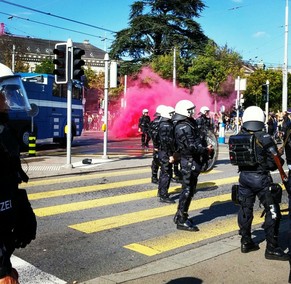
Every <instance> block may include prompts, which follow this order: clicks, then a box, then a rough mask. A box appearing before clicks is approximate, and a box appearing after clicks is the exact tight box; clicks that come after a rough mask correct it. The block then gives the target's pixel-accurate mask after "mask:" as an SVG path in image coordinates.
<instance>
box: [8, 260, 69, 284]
mask: <svg viewBox="0 0 291 284" xmlns="http://www.w3.org/2000/svg"><path fill="white" fill-rule="evenodd" d="M11 262H12V266H13V267H14V268H15V269H16V270H17V272H18V274H19V282H20V283H25V284H66V283H67V282H66V281H63V280H61V279H59V278H57V277H55V276H53V275H51V274H48V273H46V272H43V271H42V270H40V269H38V268H36V267H35V266H33V265H32V264H30V263H28V262H26V261H24V260H22V259H21V258H19V257H17V256H15V255H12V257H11Z"/></svg>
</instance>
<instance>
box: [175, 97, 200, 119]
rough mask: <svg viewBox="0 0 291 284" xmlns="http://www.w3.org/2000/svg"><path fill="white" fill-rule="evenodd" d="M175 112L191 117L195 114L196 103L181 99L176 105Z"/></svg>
mask: <svg viewBox="0 0 291 284" xmlns="http://www.w3.org/2000/svg"><path fill="white" fill-rule="evenodd" d="M175 113H177V114H180V115H183V116H186V117H191V116H193V115H194V114H195V105H194V104H193V103H192V102H191V101H189V100H181V101H179V102H177V104H176V106H175Z"/></svg>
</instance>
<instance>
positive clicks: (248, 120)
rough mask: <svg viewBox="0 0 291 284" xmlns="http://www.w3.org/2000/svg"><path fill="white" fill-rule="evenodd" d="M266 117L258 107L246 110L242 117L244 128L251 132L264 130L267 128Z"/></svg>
mask: <svg viewBox="0 0 291 284" xmlns="http://www.w3.org/2000/svg"><path fill="white" fill-rule="evenodd" d="M265 120H266V116H265V113H264V112H263V110H262V109H261V108H259V107H258V106H250V107H248V108H246V110H245V111H244V113H243V116H242V122H243V125H242V126H243V128H245V129H246V130H250V131H259V130H262V129H263V128H264V126H265Z"/></svg>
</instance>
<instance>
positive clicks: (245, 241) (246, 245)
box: [241, 238, 260, 253]
mask: <svg viewBox="0 0 291 284" xmlns="http://www.w3.org/2000/svg"><path fill="white" fill-rule="evenodd" d="M258 249H260V247H259V245H258V244H256V243H254V241H253V240H252V239H251V238H242V239H241V252H242V253H248V252H251V251H255V250H258Z"/></svg>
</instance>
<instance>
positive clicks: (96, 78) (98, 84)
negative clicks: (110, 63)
mask: <svg viewBox="0 0 291 284" xmlns="http://www.w3.org/2000/svg"><path fill="white" fill-rule="evenodd" d="M84 74H85V77H86V82H85V87H87V88H90V89H96V90H99V91H101V90H102V91H103V89H104V80H105V75H104V73H103V72H99V73H95V72H94V71H93V70H92V68H91V66H90V65H89V66H88V68H86V69H84Z"/></svg>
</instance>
